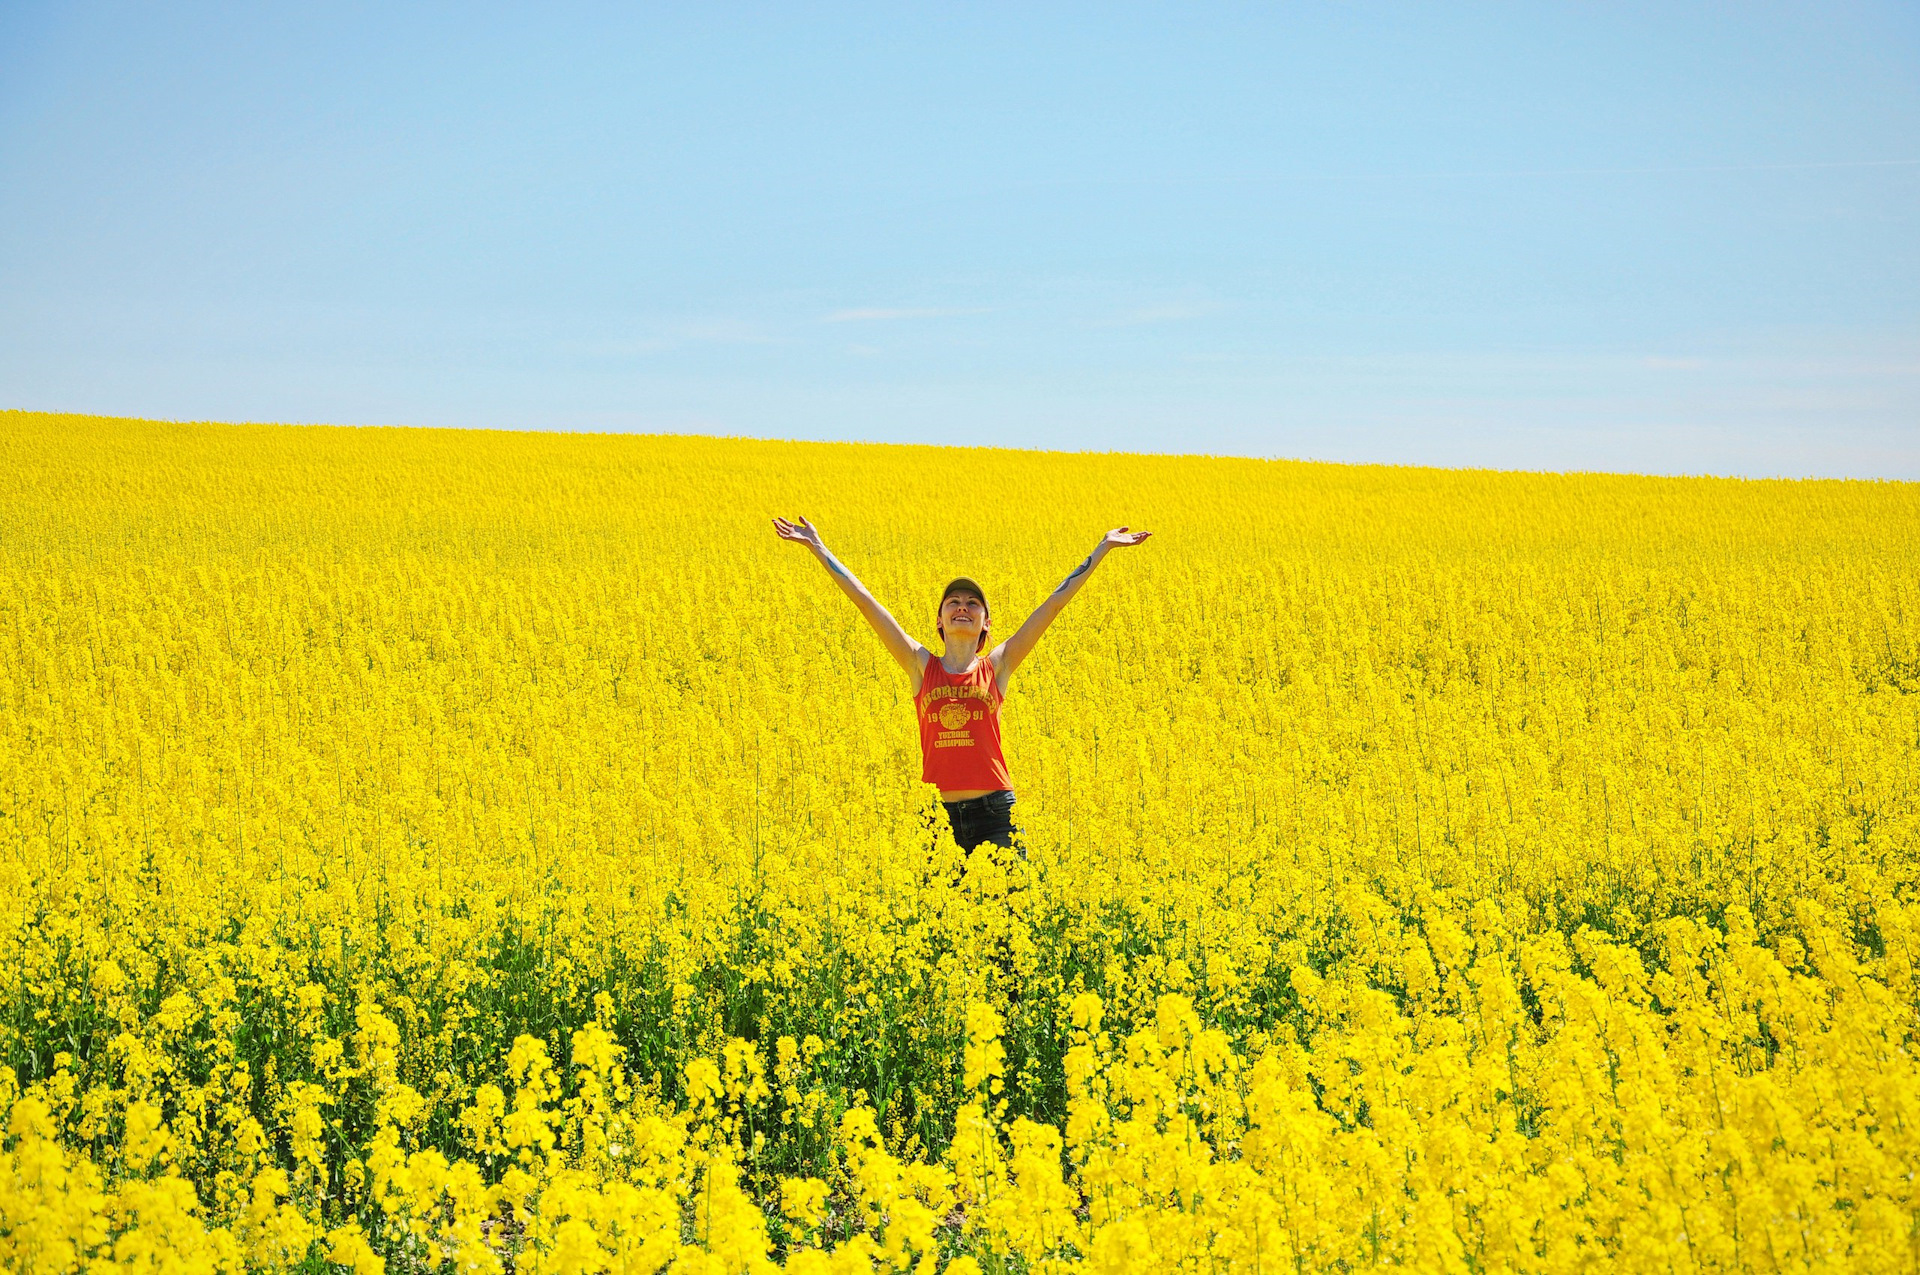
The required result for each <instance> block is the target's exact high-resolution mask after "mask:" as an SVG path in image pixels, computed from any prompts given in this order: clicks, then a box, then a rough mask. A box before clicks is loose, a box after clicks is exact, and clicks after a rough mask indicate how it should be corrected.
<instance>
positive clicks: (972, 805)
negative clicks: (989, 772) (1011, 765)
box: [940, 788, 1013, 810]
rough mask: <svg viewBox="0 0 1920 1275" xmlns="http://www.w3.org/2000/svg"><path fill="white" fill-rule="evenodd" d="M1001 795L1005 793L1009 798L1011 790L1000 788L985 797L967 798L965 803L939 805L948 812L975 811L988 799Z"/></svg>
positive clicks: (956, 802)
mask: <svg viewBox="0 0 1920 1275" xmlns="http://www.w3.org/2000/svg"><path fill="white" fill-rule="evenodd" d="M1001 793H1005V794H1006V795H1007V796H1009V797H1011V796H1013V789H1011V788H1001V789H998V790H996V791H994V792H990V793H987V794H986V795H985V796H980V797H969V798H967V799H966V800H965V801H943V802H941V803H940V804H941V805H943V806H945V807H946V808H947V809H948V810H975V809H978V808H980V807H982V806H984V805H986V804H987V801H988V799H989V798H992V797H998V796H999V795H1000V794H1001Z"/></svg>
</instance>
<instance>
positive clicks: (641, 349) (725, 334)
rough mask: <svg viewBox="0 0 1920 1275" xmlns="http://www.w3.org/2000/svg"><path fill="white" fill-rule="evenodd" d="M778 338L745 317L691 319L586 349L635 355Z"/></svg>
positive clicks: (608, 355)
mask: <svg viewBox="0 0 1920 1275" xmlns="http://www.w3.org/2000/svg"><path fill="white" fill-rule="evenodd" d="M777 340H778V338H777V337H775V336H774V335H773V334H772V333H771V332H769V331H768V330H767V328H766V327H765V326H764V325H762V324H759V323H754V322H751V321H748V320H744V319H728V318H719V319H691V320H685V321H682V322H676V323H666V324H660V325H657V326H655V328H654V330H653V331H652V332H651V333H650V334H648V335H646V336H633V337H624V338H621V337H616V338H609V339H607V340H602V341H591V342H588V343H587V344H586V345H585V347H584V352H585V353H587V354H589V355H592V356H595V357H597V358H632V357H635V356H637V355H642V354H658V353H661V352H662V351H666V350H677V349H681V348H682V347H684V346H688V345H773V344H775V343H776V341H777Z"/></svg>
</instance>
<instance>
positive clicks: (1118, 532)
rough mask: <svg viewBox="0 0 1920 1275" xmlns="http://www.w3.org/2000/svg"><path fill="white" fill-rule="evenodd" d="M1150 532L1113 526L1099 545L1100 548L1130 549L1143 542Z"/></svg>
mask: <svg viewBox="0 0 1920 1275" xmlns="http://www.w3.org/2000/svg"><path fill="white" fill-rule="evenodd" d="M1152 534H1153V533H1152V532H1151V531H1129V530H1127V529H1126V528H1125V527H1115V528H1114V529H1113V530H1112V531H1109V532H1108V533H1107V534H1106V537H1105V538H1104V539H1103V540H1101V541H1100V547H1101V548H1102V549H1131V548H1132V547H1133V546H1134V545H1137V544H1142V543H1144V542H1145V541H1146V538H1147V537H1148V536H1150V535H1152Z"/></svg>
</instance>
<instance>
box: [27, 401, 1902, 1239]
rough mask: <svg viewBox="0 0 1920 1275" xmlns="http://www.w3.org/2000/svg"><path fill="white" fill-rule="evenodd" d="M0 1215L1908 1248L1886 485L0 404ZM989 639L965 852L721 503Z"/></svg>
mask: <svg viewBox="0 0 1920 1275" xmlns="http://www.w3.org/2000/svg"><path fill="white" fill-rule="evenodd" d="M0 485H4V492H5V499H4V501H0V944H4V945H5V952H4V958H3V959H0V997H3V998H4V1000H3V1003H4V1005H5V1007H6V1008H5V1011H4V1013H0V1122H3V1128H4V1135H3V1136H0V1268H4V1269H7V1270H18V1271H26V1272H36V1273H37V1272H48V1273H53V1272H59V1273H61V1275H65V1273H66V1272H77V1271H116V1272H117V1271H144V1270H153V1271H161V1270H167V1271H182V1272H200V1271H208V1272H211V1271H227V1272H239V1271H244V1270H279V1269H285V1270H302V1271H320V1270H334V1271H352V1272H354V1273H355V1275H375V1273H376V1272H387V1271H392V1272H400V1271H414V1270H443V1269H445V1270H458V1271H476V1272H479V1271H506V1270H512V1271H515V1272H522V1271H526V1272H597V1271H622V1272H627V1271H631V1272H652V1271H673V1272H744V1271H760V1270H770V1269H774V1268H776V1267H780V1268H784V1269H787V1270H790V1271H798V1272H814V1273H825V1272H853V1271H858V1272H871V1271H888V1270H892V1271H909V1270H910V1271H914V1272H927V1273H928V1275H931V1273H932V1272H936V1271H945V1272H950V1273H951V1275H981V1273H983V1272H987V1271H993V1272H1009V1271H1031V1272H1069V1271H1100V1272H1133V1271H1138V1272H1150V1271H1161V1270H1166V1271H1195V1272H1198V1271H1208V1272H1214V1271H1223V1272H1224V1271H1279V1270H1287V1271H1323V1270H1324V1271H1334V1270H1340V1271H1350V1270H1356V1269H1360V1268H1364V1267H1372V1266H1395V1267H1406V1268H1415V1269H1423V1270H1434V1271H1463V1272H1464V1271H1476V1272H1488V1271H1503V1272H1504V1271H1515V1272H1518V1271H1539V1272H1563V1271H1571V1270H1576V1269H1580V1270H1585V1269H1594V1270H1607V1269H1619V1270H1643V1269H1662V1270H1670V1271H1677V1272H1693V1271H1703V1272H1704V1271H1749V1270H1751V1271H1781V1270H1910V1269H1915V1268H1917V1267H1920V1188H1917V1187H1916V1173H1920V1065H1916V1061H1915V1049H1916V1046H1917V1045H1920V986H1917V985H1916V975H1915V962H1916V960H1920V892H1917V889H1916V887H1917V886H1920V881H1917V880H1916V878H1917V877H1920V784H1917V783H1916V781H1917V780H1920V573H1916V572H1915V571H1914V569H1913V564H1914V563H1915V562H1920V490H1917V489H1916V488H1915V487H1914V486H1913V485H1911V484H1896V483H1838V482H1736V481H1727V480H1712V479H1652V478H1635V477H1625V476H1608V475H1591V474H1589V475H1525V474H1499V473H1488V472H1455V471H1436V470H1418V469H1384V468H1360V467H1342V466H1332V465H1314V464H1297V463H1279V462H1262V461H1251V460H1231V459H1209V458H1201V457H1187V458H1168V457H1140V456H1123V455H1099V456H1093V455H1080V456H1076V455H1059V454H1038V453H1021V452H1001V451H988V450H983V449H936V448H904V447H879V446H859V445H825V444H798V443H772V442H755V441H748V440H737V439H735V440H717V439H692V438H659V437H604V436H591V437H590V436H576V435H540V434H500V433H480V432H470V431H413V430H347V429H321V428H287V427H273V426H224V425H179V424H164V423H155V422H139V421H120V420H106V419H98V418H82V417H64V416H49V415H35V414H29V413H18V412H7V413H0ZM776 514H785V515H789V516H791V515H795V514H805V515H808V516H809V517H811V518H812V519H813V521H814V522H815V524H816V525H818V526H819V527H820V528H821V529H822V532H823V533H824V535H825V537H826V541H827V543H828V545H829V546H830V547H831V548H832V549H833V550H834V552H835V553H836V554H837V555H838V557H839V558H840V559H841V560H842V561H844V562H845V563H846V564H847V565H848V566H849V567H850V568H852V569H853V570H854V571H855V572H857V573H858V574H859V575H860V576H861V578H862V579H863V580H864V581H865V582H866V583H867V584H868V585H869V586H870V587H871V588H872V590H873V592H874V593H875V595H876V596H877V597H878V598H879V599H880V600H881V601H882V602H883V603H884V604H885V605H886V606H888V607H889V609H891V610H892V611H893V612H894V614H895V615H896V616H898V617H899V618H900V619H901V620H902V621H903V623H904V624H905V625H906V627H907V629H908V631H909V632H911V633H913V634H914V635H915V636H917V637H919V638H921V639H922V640H923V641H924V640H928V639H929V638H930V637H931V636H932V635H931V629H932V621H933V615H932V613H933V610H934V606H935V604H936V603H937V602H938V598H937V597H936V596H935V594H934V591H935V590H937V589H938V588H939V587H940V586H941V585H942V584H943V583H944V582H945V581H946V580H948V579H951V578H952V577H953V576H955V575H960V574H965V575H970V576H972V577H974V578H975V579H978V580H979V581H981V583H982V584H983V585H984V586H985V588H986V589H987V591H988V593H989V595H990V598H991V601H992V605H993V623H994V627H995V629H996V631H998V632H999V633H1001V635H1002V636H1004V635H1005V634H1006V633H1008V632H1011V630H1012V628H1013V627H1014V626H1016V625H1017V624H1018V622H1019V620H1020V619H1022V618H1023V617H1024V616H1025V614H1026V613H1027V612H1028V611H1030V610H1031V609H1032V608H1033V607H1034V606H1036V605H1037V604H1038V603H1039V602H1040V600H1041V599H1042V598H1044V597H1045V596H1046V594H1047V593H1048V591H1049V590H1050V589H1051V588H1052V587H1053V586H1054V585H1055V584H1057V583H1058V582H1059V580H1060V578H1061V577H1062V576H1063V575H1064V574H1065V573H1066V572H1067V571H1068V570H1069V569H1070V568H1071V567H1072V566H1073V565H1074V564H1075V563H1076V562H1078V561H1079V560H1080V559H1081V558H1082V557H1084V556H1085V554H1086V552H1087V551H1088V550H1089V549H1091V548H1092V547H1093V544H1094V542H1095V541H1096V540H1097V539H1098V538H1099V536H1100V534H1101V533H1102V532H1103V531H1105V530H1106V529H1107V528H1108V527H1110V526H1117V525H1122V524H1126V525H1131V526H1134V527H1137V528H1149V529H1151V530H1153V531H1154V532H1155V537H1154V539H1153V541H1152V543H1151V544H1150V545H1148V546H1144V547H1142V548H1141V549H1139V550H1137V551H1134V552H1131V553H1128V554H1124V555H1116V556H1114V557H1113V558H1112V559H1110V560H1109V561H1107V562H1106V563H1104V564H1103V565H1102V566H1101V567H1100V568H1099V569H1098V570H1097V571H1096V572H1095V574H1094V575H1093V577H1092V578H1091V579H1090V580H1089V581H1088V582H1087V584H1086V585H1085V587H1084V588H1083V590H1082V591H1081V593H1080V594H1079V595H1078V597H1076V599H1075V600H1074V602H1073V603H1072V604H1071V606H1070V607H1069V608H1068V609H1067V610H1066V611H1065V612H1064V613H1063V614H1062V616H1061V617H1060V619H1059V620H1058V621H1057V622H1056V623H1055V624H1054V626H1053V627H1052V629H1051V630H1050V631H1049V632H1048V634H1047V636H1046V638H1045V639H1044V640H1043V642H1042V643H1041V645H1040V646H1039V648H1038V649H1037V650H1036V652H1035V654H1034V655H1033V656H1032V657H1031V658H1030V659H1029V660H1028V661H1027V662H1026V663H1025V664H1024V665H1023V666H1022V667H1021V669H1020V671H1019V673H1018V675H1017V676H1016V677H1015V678H1014V679H1013V680H1012V682H1011V684H1010V686H1009V698H1008V700H1007V705H1006V709H1005V715H1004V719H1003V723H1004V724H1003V732H1004V737H1005V741H1006V752H1007V756H1008V761H1009V763H1010V767H1011V770H1012V773H1013V777H1014V783H1015V788H1016V793H1017V796H1018V802H1017V804H1016V806H1015V807H1014V816H1015V819H1016V822H1017V823H1018V824H1019V825H1020V827H1021V829H1022V835H1021V841H1022V846H1021V848H1020V852H1017V853H1015V852H1001V851H1000V850H999V849H998V848H996V847H991V846H987V847H983V848H982V849H980V850H978V851H975V852H974V853H973V854H972V855H967V854H964V853H962V852H961V851H959V850H958V849H957V848H956V847H955V846H954V844H953V842H952V840H951V837H950V835H949V834H948V832H947V829H946V826H945V823H944V820H943V817H942V816H941V814H940V812H939V810H938V807H937V805H936V804H935V803H934V800H933V795H932V793H931V792H930V791H928V790H926V789H925V788H924V787H923V786H922V785H920V784H919V783H918V782H917V778H918V773H919V771H918V765H919V758H918V754H917V745H916V736H915V728H914V722H913V715H912V711H911V706H910V700H909V695H910V688H909V687H908V685H907V683H906V680H905V678H904V677H903V676H902V675H901V673H900V671H899V669H898V668H897V667H896V666H895V665H894V664H893V663H892V661H891V660H890V659H889V658H888V657H887V655H886V653H885V651H884V650H883V649H882V648H881V646H880V644H879V643H878V642H877V641H876V640H875V639H874V637H873V635H872V634H871V632H870V631H868V630H867V629H866V627H865V625H864V623H863V622H862V620H861V619H860V617H859V615H858V614H857V613H856V612H855V611H854V610H853V608H852V607H850V606H848V605H847V604H846V602H845V600H844V598H842V597H841V596H840V594H839V592H838V590H837V589H836V588H835V587H834V585H833V583H832V582H831V580H830V579H829V578H827V576H826V575H825V574H824V573H823V572H821V571H820V570H819V568H818V567H817V566H816V565H815V564H814V563H813V562H812V561H811V559H810V558H809V557H808V556H807V555H805V554H804V553H801V552H799V551H798V550H796V549H795V548H794V547H793V546H791V545H787V544H784V543H782V542H781V541H779V540H778V539H777V538H776V537H775V536H774V535H773V534H772V532H771V530H770V529H769V527H768V519H769V518H770V517H771V516H773V515H776Z"/></svg>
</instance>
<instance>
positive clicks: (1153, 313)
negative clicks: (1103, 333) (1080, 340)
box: [1100, 301, 1219, 328]
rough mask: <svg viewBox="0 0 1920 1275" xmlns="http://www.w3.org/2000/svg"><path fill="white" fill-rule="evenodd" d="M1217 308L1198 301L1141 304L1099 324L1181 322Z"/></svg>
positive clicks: (1115, 325)
mask: <svg viewBox="0 0 1920 1275" xmlns="http://www.w3.org/2000/svg"><path fill="white" fill-rule="evenodd" d="M1218 308H1219V307H1218V306H1215V305H1211V304H1208V303H1206V302H1200V301H1176V302H1173V303H1172V304H1170V305H1152V306H1141V307H1139V308H1137V309H1133V310H1122V311H1120V312H1119V313H1118V314H1114V315H1109V316H1108V317H1107V319H1106V320H1105V321H1104V322H1103V323H1102V324H1101V325H1100V326H1102V327H1110V328H1131V327H1138V326H1140V325H1141V324H1146V323H1182V322H1185V321H1186V320H1188V319H1203V318H1205V317H1206V316H1207V315H1209V314H1212V313H1213V312H1214V311H1215V310H1216V309H1218Z"/></svg>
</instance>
